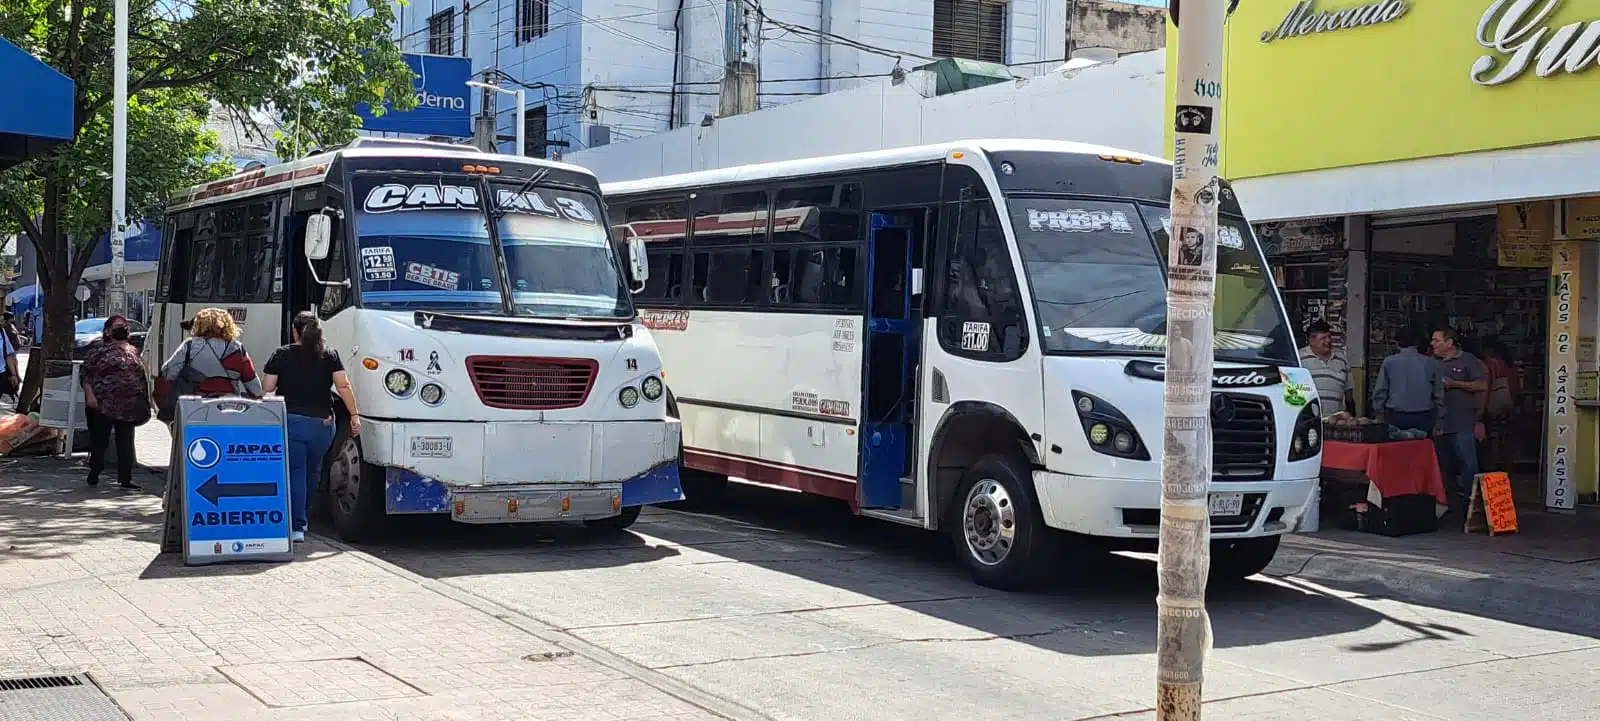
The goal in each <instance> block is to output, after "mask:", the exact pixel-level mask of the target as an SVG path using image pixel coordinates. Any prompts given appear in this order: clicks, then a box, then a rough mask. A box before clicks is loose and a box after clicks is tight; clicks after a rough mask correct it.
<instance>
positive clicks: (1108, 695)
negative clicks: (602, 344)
mask: <svg viewBox="0 0 1600 721" xmlns="http://www.w3.org/2000/svg"><path fill="white" fill-rule="evenodd" d="M140 440H141V442H140V454H141V458H142V460H143V461H145V462H146V463H150V464H161V463H164V460H165V458H166V451H165V445H164V443H163V439H162V437H161V434H160V432H159V426H147V427H146V428H145V429H144V432H142V433H141V439H140ZM48 463H51V462H49V461H28V462H23V465H22V466H21V467H18V466H17V465H15V464H13V465H12V466H10V467H9V468H7V470H6V473H5V474H6V476H7V482H6V485H5V488H4V491H5V493H6V495H7V499H6V502H5V503H4V504H0V509H4V510H3V511H0V513H3V515H0V539H5V545H4V546H0V548H7V549H9V550H8V551H7V552H6V553H5V555H4V556H0V558H3V559H5V560H4V562H0V584H4V586H5V588H6V593H5V596H4V599H5V600H4V601H3V602H0V605H4V607H5V612H4V613H3V614H0V617H3V618H5V619H7V621H6V629H5V631H4V633H5V637H6V639H7V640H6V643H5V645H4V646H0V648H3V649H4V655H3V656H0V674H3V675H8V676H9V675H19V674H24V673H38V672H41V671H47V670H81V669H83V668H88V669H89V670H91V671H92V672H93V673H94V674H95V676H96V678H98V679H100V680H101V681H102V683H104V684H105V685H106V686H108V687H109V688H110V689H111V692H112V695H113V697H114V698H116V699H117V700H118V701H119V702H120V703H122V704H123V705H124V706H125V707H127V708H129V710H130V711H131V712H132V713H133V715H134V717H135V718H140V719H164V718H188V719H211V718H258V717H259V718H263V719H286V718H295V719H301V718H367V717H371V718H407V719H410V718H430V719H431V718H460V719H466V718H535V719H542V718H575V717H584V718H613V717H614V718H630V719H699V718H707V719H710V718H719V717H720V718H730V719H740V720H742V719H785V720H789V719H793V720H795V721H800V720H805V721H833V720H835V719H873V720H874V721H889V720H898V719H908V720H909V719H918V720H922V719H928V718H963V717H969V718H985V719H1040V720H1043V719H1050V720H1052V721H1061V720H1065V719H1098V718H1130V719H1144V718H1154V716H1153V714H1151V713H1150V712H1149V711H1148V709H1149V706H1150V701H1151V699H1152V697H1153V684H1152V682H1151V678H1152V674H1153V668H1154V659H1153V656H1152V653H1151V652H1152V650H1153V643H1154V638H1153V634H1154V618H1155V612H1154V606H1153V603H1152V599H1153V596H1154V594H1155V587H1154V574H1153V566H1152V565H1151V564H1150V563H1148V562H1147V561H1143V560H1136V559H1126V558H1114V559H1109V560H1108V561H1107V562H1106V563H1105V564H1103V566H1102V567H1101V568H1100V569H1098V570H1097V572H1096V573H1094V574H1093V576H1092V578H1089V579H1085V580H1082V581H1080V582H1079V583H1077V584H1069V585H1066V586H1063V587H1062V588H1059V589H1057V590H1054V591H1052V592H1049V593H1042V594H1034V595H1014V594H1003V593H998V592H992V591H988V590H985V589H981V588H978V587H976V586H973V585H972V584H971V583H969V582H968V580H967V579H966V577H965V576H964V575H963V574H962V573H961V572H960V571H959V569H957V568H956V567H955V566H954V565H953V564H952V563H951V562H950V561H948V560H947V559H946V558H945V556H944V555H943V554H942V553H941V552H940V549H939V548H938V545H937V539H935V538H931V537H928V536H925V535H923V534H921V533H918V532H915V531H911V530H903V529H899V528H892V527H886V526H884V525H882V524H878V523H874V522H870V521H863V520H860V519H855V518H852V517H850V516H848V514H846V513H844V512H843V511H842V509H839V508H837V507H833V506H830V505H828V504H826V503H818V502H813V501H808V500H805V499H801V498H799V497H795V496H790V495H787V494H775V493H766V492H749V493H739V494H736V495H735V497H734V498H732V499H730V502H729V503H727V504H725V505H724V506H721V507H718V508H717V509H714V512H713V513H691V512H684V511H675V510H662V509H652V510H650V511H649V512H647V513H646V515H645V517H644V518H643V519H642V520H641V522H640V523H639V524H638V525H637V526H636V527H635V530H636V531H637V533H636V534H625V535H622V536H613V537H610V538H604V537H596V536H593V535H589V534H587V533H586V532H585V531H584V530H583V529H581V528H576V527H574V528H567V527H560V528H553V529H552V528H543V529H530V528H489V529H485V528H470V527H463V526H454V525H450V524H448V523H432V522H414V523H409V524H406V525H405V526H403V527H402V529H403V533H402V534H401V535H402V538H401V540H399V541H397V542H395V543H392V544H390V545H386V546H383V547H375V548H368V549H360V550H357V549H351V548H349V547H347V546H344V545H343V544H340V543H336V542H331V541H327V540H318V541H316V542H314V543H312V544H311V545H310V547H309V553H308V555H307V559H306V561H304V562H300V563H295V564H290V565H284V566H236V567H225V568H217V569H209V570H194V569H185V568H182V567H181V566H179V565H177V564H176V562H175V561H172V560H170V559H160V560H156V559H155V555H154V554H155V547H154V545H153V542H154V521H155V516H154V514H155V512H156V509H158V508H159V503H158V502H157V501H156V499H154V498H152V497H148V496H125V495H122V494H119V493H118V492H116V491H113V490H108V489H99V490H94V491H90V490H88V489H85V488H83V487H82V486H80V485H78V484H77V479H76V478H74V477H68V476H62V478H61V480H60V481H59V482H58V483H55V484H50V483H44V482H40V483H38V484H37V485H35V482H33V481H30V480H28V479H29V478H31V476H30V475H29V474H28V472H27V467H28V466H29V464H33V465H45V464H48ZM13 478H18V479H21V480H20V482H18V481H14V480H12V479H13ZM29 514H32V516H31V518H33V519H35V520H34V521H33V522H31V523H29V522H26V519H27V518H28V517H30V516H29ZM87 519H93V520H92V522H90V521H88V520H87ZM1328 538H1337V536H1329V537H1328ZM1317 540H1318V541H1319V542H1323V543H1331V542H1332V541H1327V540H1325V539H1323V538H1322V537H1319V538H1318V539H1317ZM1397 540H1402V541H1403V540H1405V539H1397ZM363 551H365V552H363ZM369 553H370V555H369ZM1317 558H1321V556H1313V555H1311V554H1305V553H1297V552H1295V551H1293V550H1292V549H1291V550H1290V551H1287V552H1286V553H1285V559H1284V562H1283V563H1280V564H1275V566H1274V572H1276V573H1280V574H1286V575H1284V576H1283V577H1280V578H1271V579H1267V578H1263V579H1261V580H1257V581H1253V582H1251V583H1249V584H1248V585H1246V586H1244V587H1240V588H1219V589H1215V590H1214V591H1213V593H1212V597H1211V613H1212V615H1213V620H1214V625H1215V637H1216V640H1215V651H1214V652H1213V653H1212V654H1211V656H1210V658H1209V661H1208V667H1207V668H1208V678H1207V684H1206V691H1207V697H1208V698H1209V699H1210V700H1211V703H1210V705H1209V706H1208V712H1207V713H1208V715H1209V717H1212V718H1226V719H1258V718H1259V719H1278V718H1283V717H1284V714H1285V713H1286V712H1289V711H1291V710H1292V711H1293V713H1295V714H1296V716H1297V717H1298V718H1305V719H1328V720H1329V721H1342V720H1344V719H1352V720H1354V719H1370V718H1385V719H1405V720H1411V719H1416V720H1419V721H1420V720H1429V721H1432V720H1435V719H1452V720H1458V721H1469V720H1474V719H1484V718H1490V717H1495V716H1499V715H1502V714H1503V712H1504V710H1505V709H1516V714H1517V715H1518V717H1519V718H1521V719H1526V720H1527V721H1539V720H1542V719H1549V720H1551V721H1556V720H1558V719H1559V720H1561V721H1566V720H1568V719H1573V718H1580V717H1583V716H1584V715H1585V714H1584V712H1583V710H1582V709H1584V708H1589V707H1590V706H1591V704H1589V703H1588V701H1586V700H1585V699H1587V698H1588V697H1589V696H1588V692H1587V691H1586V690H1585V689H1586V687H1587V686H1588V685H1589V684H1590V683H1592V682H1593V680H1594V679H1595V672H1594V671H1593V669H1594V668H1595V667H1596V665H1597V664H1600V642H1597V641H1596V640H1595V637H1596V636H1597V635H1600V625H1597V624H1595V623H1594V619H1593V617H1592V616H1586V617H1582V618H1568V619H1567V620H1566V621H1565V622H1560V621H1559V620H1556V619H1552V618H1550V617H1548V616H1544V615H1541V614H1539V612H1538V610H1537V609H1533V608H1528V609H1527V610H1526V612H1524V613H1518V612H1515V611H1514V607H1515V604H1511V605H1508V606H1505V607H1495V610H1493V611H1492V612H1480V613H1479V614H1473V613H1464V612H1460V611H1452V610H1443V609H1442V608H1439V607H1437V606H1440V605H1449V604H1437V603H1435V604H1431V605H1423V604H1413V603H1408V602H1406V601H1404V600H1400V599H1398V598H1386V597H1380V596H1374V595H1361V594H1357V593H1351V592H1348V591H1341V590H1337V589H1335V588H1333V587H1330V586H1328V585H1322V584H1319V583H1313V582H1310V581H1307V580H1305V578H1303V577H1302V576H1301V575H1300V574H1299V573H1297V572H1296V571H1297V570H1301V569H1303V570H1305V572H1306V573H1307V574H1309V573H1310V569H1311V568H1312V567H1313V565H1314V563H1313V562H1314V561H1316V559H1317ZM1506 558H1510V557H1509V556H1506ZM1588 565H1591V564H1553V563H1552V564H1551V565H1549V566H1548V569H1549V571H1555V570H1559V569H1560V568H1562V567H1565V568H1567V569H1572V570H1573V571H1574V572H1577V571H1579V570H1580V569H1585V568H1586V567H1587V566H1588ZM1512 566H1515V563H1512ZM1324 575H1326V574H1324ZM1508 584H1509V581H1508ZM1505 587H1510V586H1509V585H1507V586H1505ZM1580 592H1581V591H1580ZM1588 593H1589V594H1590V595H1589V597H1590V598H1592V597H1593V596H1592V594H1593V587H1591V588H1590V589H1589V590H1588ZM1462 600H1463V602H1465V601H1466V600H1467V599H1462ZM1524 605H1527V604H1526V603H1524ZM1507 608H1511V609H1513V610H1510V611H1508V610H1506V609H1507Z"/></svg>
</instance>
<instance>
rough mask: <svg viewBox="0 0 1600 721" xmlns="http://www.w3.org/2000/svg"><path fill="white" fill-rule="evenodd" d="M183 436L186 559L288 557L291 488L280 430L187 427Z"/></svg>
mask: <svg viewBox="0 0 1600 721" xmlns="http://www.w3.org/2000/svg"><path fill="white" fill-rule="evenodd" d="M185 431H186V432H185V433H184V441H185V444H184V459H183V461H184V479H183V481H184V482H183V486H184V488H183V492H184V512H185V516H186V520H185V523H186V524H187V526H188V529H187V531H188V533H187V538H188V542H189V549H188V550H189V556H190V557H193V558H207V557H209V558H210V559H215V560H217V561H223V560H251V557H253V556H254V557H261V556H281V555H282V554H284V553H288V552H289V550H290V548H289V546H290V543H289V530H290V529H289V523H290V519H289V484H288V475H289V474H288V465H287V460H286V459H287V457H286V456H285V455H284V432H283V427H282V426H268V425H258V426H222V425H215V426H210V425H208V426H191V427H188V428H186V429H185Z"/></svg>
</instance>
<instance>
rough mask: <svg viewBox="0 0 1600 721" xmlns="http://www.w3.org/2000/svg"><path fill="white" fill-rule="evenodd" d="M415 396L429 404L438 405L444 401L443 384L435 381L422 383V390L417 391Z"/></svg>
mask: <svg viewBox="0 0 1600 721" xmlns="http://www.w3.org/2000/svg"><path fill="white" fill-rule="evenodd" d="M417 398H419V399H421V401H422V402H423V403H426V404H428V405H430V406H436V405H439V404H440V403H443V402H444V386H441V385H439V384H437V383H429V384H427V385H424V386H422V390H420V391H418V392H417Z"/></svg>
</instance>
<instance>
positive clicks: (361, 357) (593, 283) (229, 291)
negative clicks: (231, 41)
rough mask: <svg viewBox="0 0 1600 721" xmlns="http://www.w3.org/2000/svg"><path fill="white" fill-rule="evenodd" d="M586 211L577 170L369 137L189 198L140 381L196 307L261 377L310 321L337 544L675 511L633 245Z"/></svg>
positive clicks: (169, 241) (175, 232)
mask: <svg viewBox="0 0 1600 721" xmlns="http://www.w3.org/2000/svg"><path fill="white" fill-rule="evenodd" d="M603 207H604V206H603V204H602V203H601V200H600V195H599V184H598V182H597V181H596V180H595V178H594V176H593V175H592V174H590V173H589V172H588V171H586V170H584V169H582V168H578V167H575V166H571V165H565V164H561V163H553V162H547V161H543V160H533V159H528V158H519V157H511V156H502V155H492V154H486V153H481V152H478V151H476V150H474V149H471V148H465V147H463V146H458V145H444V144H436V143H426V142H416V141H392V140H376V139H363V140H358V141H356V142H354V143H351V144H350V145H348V146H345V147H343V148H341V149H337V150H334V151H331V152H327V153H323V154H319V155H315V156H312V157H309V158H306V159H303V160H297V161H295V162H292V163H288V164H285V165H279V166H275V167H269V168H264V169H260V170H255V171H252V172H247V173H242V174H240V175H236V176H234V177H232V178H229V179H227V180H222V181H218V182H215V183H211V184H209V185H204V186H200V187H196V188H192V189H190V190H188V191H186V192H184V193H183V194H182V195H180V196H179V197H177V198H175V199H174V200H173V201H172V202H171V203H170V204H169V206H168V209H167V218H166V232H165V237H164V239H163V247H162V253H161V261H160V270H159V279H158V282H157V289H156V302H157V304H158V305H157V310H156V320H155V323H154V327H153V328H152V330H151V333H150V337H149V338H148V339H147V341H146V343H145V353H146V362H147V363H149V364H150V367H151V368H158V367H159V365H160V362H161V360H163V359H165V358H167V357H168V356H169V355H170V354H171V353H172V351H173V349H174V348H175V347H176V345H177V344H178V343H179V342H180V341H181V339H182V337H183V330H182V329H181V328H180V323H181V322H182V321H183V320H184V319H185V318H188V317H190V316H192V315H193V314H194V312H195V311H197V310H199V309H201V308H205V307H208V306H216V307H221V308H226V309H227V310H228V311H229V312H230V313H231V314H232V315H233V317H234V319H235V320H236V321H237V322H238V324H239V326H240V327H241V328H242V329H243V341H244V343H245V346H246V348H247V349H248V350H250V351H251V352H252V353H253V354H254V358H255V361H256V363H258V364H259V363H263V362H265V356H266V355H267V354H269V353H270V352H271V351H272V350H273V349H274V348H276V347H277V346H278V345H280V344H282V343H285V342H287V341H288V334H289V330H288V321H289V319H290V318H292V317H293V315H294V314H295V313H296V312H298V311H302V310H306V309H310V310H314V311H316V312H317V313H318V315H320V316H321V318H322V319H323V328H324V336H325V339H326V342H327V343H328V345H329V346H330V347H331V348H333V349H335V350H337V351H338V352H339V354H340V355H341V356H342V358H343V359H344V362H345V367H346V369H347V371H348V372H349V374H350V378H351V383H352V384H353V386H354V388H355V392H356V396H357V398H359V403H360V411H361V419H362V421H361V433H360V435H359V437H358V438H350V437H348V434H347V432H346V431H345V429H346V428H347V427H348V423H343V422H341V423H339V424H338V425H337V427H338V428H339V429H340V434H339V436H338V438H336V439H335V441H334V445H333V448H332V450H331V451H330V452H329V456H328V459H327V462H326V463H325V464H324V470H325V471H326V473H325V474H324V479H325V485H324V491H325V494H326V495H325V498H324V499H323V500H325V501H326V507H327V508H328V509H329V510H330V511H331V513H332V515H333V518H334V521H335V523H336V527H337V529H338V531H339V533H340V535H341V536H343V537H345V538H347V539H350V540H356V541H359V540H364V539H371V538H374V537H376V536H379V535H381V533H382V530H383V527H384V526H385V525H386V523H385V521H386V519H387V518H388V517H389V516H391V515H396V514H423V513H438V514H448V515H449V516H450V517H451V518H452V519H454V520H456V521H460V522H464V523H507V522H522V521H527V522H538V521H556V520H582V521H585V522H587V523H589V524H591V525H594V526H598V527H602V528H623V527H626V526H628V525H629V524H631V523H632V522H633V521H634V520H635V519H636V518H638V515H639V510H640V507H641V506H642V505H644V504H649V503H656V502H662V501H672V500H679V499H681V498H682V492H681V490H680V488H679V484H678V466H677V460H678V448H679V445H680V440H679V436H680V431H679V424H678V421H677V420H676V419H675V418H671V417H669V416H668V414H667V413H666V403H665V398H664V384H663V380H662V375H661V360H660V356H659V354H658V353H657V350H656V347H655V344H654V342H653V341H652V339H651V336H650V332H649V331H648V330H645V329H644V328H643V327H642V326H640V325H638V323H637V322H636V321H637V320H638V316H637V313H636V311H635V309H634V305H633V301H632V298H631V293H630V291H631V290H636V289H637V288H638V287H641V286H642V284H643V283H644V282H645V280H646V279H647V278H648V275H649V272H648V268H647V267H646V266H645V265H644V263H645V258H644V253H643V250H642V248H643V243H642V241H637V240H636V241H632V242H629V243H623V244H620V245H614V244H613V243H612V242H611V238H610V236H609V233H608V224H607V223H606V222H605V220H604V213H603ZM614 248H618V249H619V250H614ZM619 251H620V252H619ZM624 268H626V269H627V273H624ZM339 410H340V413H341V414H343V413H345V410H344V408H343V404H342V403H341V404H339ZM346 417H347V416H346ZM341 420H343V419H341Z"/></svg>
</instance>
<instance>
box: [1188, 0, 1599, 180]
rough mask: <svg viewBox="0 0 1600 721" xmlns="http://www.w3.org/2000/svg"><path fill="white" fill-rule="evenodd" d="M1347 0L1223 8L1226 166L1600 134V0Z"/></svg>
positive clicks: (1381, 158)
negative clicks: (1231, 10)
mask: <svg viewBox="0 0 1600 721" xmlns="http://www.w3.org/2000/svg"><path fill="white" fill-rule="evenodd" d="M1339 2H1340V0H1320V1H1318V0H1252V2H1241V3H1239V5H1238V7H1237V9H1236V10H1235V11H1234V13H1233V15H1232V16H1231V17H1230V18H1229V20H1228V23H1227V24H1226V25H1225V26H1224V32H1225V33H1227V35H1228V39H1227V42H1226V45H1225V52H1224V67H1223V78H1222V87H1226V88H1227V89H1228V92H1227V94H1226V95H1225V96H1223V98H1222V103H1223V107H1222V112H1221V113H1220V114H1219V122H1220V124H1221V125H1222V130H1221V136H1222V143H1221V145H1222V146H1223V147H1225V148H1227V152H1226V153H1224V154H1223V157H1222V167H1221V172H1222V174H1223V175H1224V176H1226V177H1229V178H1233V179H1243V178H1254V177H1261V176H1267V175H1281V174H1286V173H1295V172H1304V171H1311V170H1324V169H1329V168H1343V167H1351V166H1357V165H1366V164H1370V163H1384V162H1395V161H1403V160H1413V159H1418V158H1428V157H1437V156H1443V155H1457V154H1461V153H1473V152H1482V151H1488V150H1500V149H1508V148H1524V147H1531V146H1539V145H1549V144H1554V143H1563V142H1574V141H1580V140H1589V139H1597V138H1600V123H1596V122H1595V118H1596V117H1597V116H1600V92H1595V90H1596V87H1595V85H1594V83H1596V82H1600V80H1597V79H1596V78H1600V69H1597V68H1596V67H1595V66H1596V65H1600V0H1428V1H1426V2H1423V1H1420V0H1365V1H1362V0H1344V3H1347V4H1338V5H1336V4H1335V3H1339ZM1401 8H1403V10H1402V9H1401ZM1269 28H1271V29H1270V30H1268V29H1269ZM1347 30H1348V31H1349V32H1345V31H1347ZM1168 37H1169V38H1176V37H1177V34H1176V33H1175V32H1170V33H1169V35H1168ZM1167 52H1168V59H1169V64H1170V63H1172V62H1175V56H1176V43H1175V42H1174V43H1168V48H1167ZM1330 58H1337V60H1330ZM1173 77H1175V74H1174V73H1170V72H1169V73H1167V79H1168V82H1169V83H1170V82H1172V78H1173ZM1171 91H1172V88H1170V87H1169V88H1168V97H1169V98H1170V97H1172V93H1171ZM1169 102H1170V100H1169ZM1462 118H1476V119H1479V120H1477V121H1474V122H1462ZM1168 132H1170V130H1169V131H1168ZM1168 140H1169V143H1168V146H1170V136H1169V138H1168Z"/></svg>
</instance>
